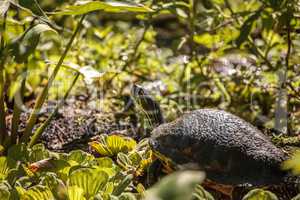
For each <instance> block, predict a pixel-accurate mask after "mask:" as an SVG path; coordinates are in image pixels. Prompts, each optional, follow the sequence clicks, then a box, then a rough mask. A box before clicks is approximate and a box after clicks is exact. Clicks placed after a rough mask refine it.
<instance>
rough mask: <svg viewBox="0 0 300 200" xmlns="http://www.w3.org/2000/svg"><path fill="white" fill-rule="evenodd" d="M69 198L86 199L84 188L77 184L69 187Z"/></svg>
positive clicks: (71, 199)
mask: <svg viewBox="0 0 300 200" xmlns="http://www.w3.org/2000/svg"><path fill="white" fill-rule="evenodd" d="M68 200H86V199H85V198H84V190H83V189H82V188H80V187H78V186H76V185H74V186H70V187H68Z"/></svg>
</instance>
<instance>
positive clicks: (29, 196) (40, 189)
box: [19, 185, 55, 200]
mask: <svg viewBox="0 0 300 200" xmlns="http://www.w3.org/2000/svg"><path fill="white" fill-rule="evenodd" d="M23 192H24V191H22V194H20V193H19V194H20V200H41V199H47V200H55V199H54V196H53V194H52V192H51V190H50V189H49V188H48V187H46V186H42V185H36V186H33V187H31V188H30V189H29V190H27V191H25V192H24V193H23Z"/></svg>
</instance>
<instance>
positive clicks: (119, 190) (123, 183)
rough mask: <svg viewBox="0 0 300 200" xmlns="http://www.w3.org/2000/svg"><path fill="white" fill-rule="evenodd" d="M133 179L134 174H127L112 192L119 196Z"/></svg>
mask: <svg viewBox="0 0 300 200" xmlns="http://www.w3.org/2000/svg"><path fill="white" fill-rule="evenodd" d="M132 180H133V175H132V174H129V175H127V176H126V177H125V178H124V179H123V180H122V181H121V182H120V183H119V184H118V186H116V187H115V189H114V191H113V192H112V194H113V195H115V196H119V195H121V194H122V193H123V192H124V191H125V189H126V188H127V187H128V186H129V185H130V183H131V182H132Z"/></svg>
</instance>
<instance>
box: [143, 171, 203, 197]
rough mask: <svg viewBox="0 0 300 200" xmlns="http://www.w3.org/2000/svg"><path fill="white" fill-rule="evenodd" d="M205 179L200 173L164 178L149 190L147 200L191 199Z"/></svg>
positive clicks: (176, 174)
mask: <svg viewBox="0 0 300 200" xmlns="http://www.w3.org/2000/svg"><path fill="white" fill-rule="evenodd" d="M204 178H205V175H204V173H202V172H200V171H183V172H175V173H173V174H171V175H168V176H166V177H164V178H163V179H162V180H161V181H159V182H158V183H156V184H155V185H154V186H153V187H152V188H150V189H149V190H147V192H146V198H145V200H153V199H160V200H169V199H172V200H186V199H191V198H192V195H193V191H194V188H195V187H196V185H197V184H200V183H201V182H202V181H203V180H204Z"/></svg>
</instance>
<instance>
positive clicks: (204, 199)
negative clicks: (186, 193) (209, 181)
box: [193, 185, 214, 200]
mask: <svg viewBox="0 0 300 200" xmlns="http://www.w3.org/2000/svg"><path fill="white" fill-rule="evenodd" d="M193 200H214V197H213V196H212V195H211V194H210V193H209V192H207V191H206V190H205V189H204V188H203V187H202V186H201V185H197V186H196V189H195V192H194V193H193Z"/></svg>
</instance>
